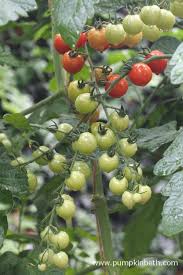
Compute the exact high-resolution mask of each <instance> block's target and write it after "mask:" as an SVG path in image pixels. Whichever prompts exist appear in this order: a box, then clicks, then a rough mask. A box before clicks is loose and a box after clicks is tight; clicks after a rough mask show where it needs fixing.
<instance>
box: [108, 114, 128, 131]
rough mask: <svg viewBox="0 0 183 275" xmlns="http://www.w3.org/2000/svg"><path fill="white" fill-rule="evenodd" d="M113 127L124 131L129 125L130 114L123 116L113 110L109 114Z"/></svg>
mask: <svg viewBox="0 0 183 275" xmlns="http://www.w3.org/2000/svg"><path fill="white" fill-rule="evenodd" d="M109 120H110V122H111V125H112V128H114V129H116V130H117V131H124V130H126V129H127V128H128V126H129V117H128V115H124V116H121V115H120V114H118V113H117V112H116V111H114V112H112V113H111V114H110V116H109Z"/></svg>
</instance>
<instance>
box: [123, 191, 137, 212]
mask: <svg viewBox="0 0 183 275" xmlns="http://www.w3.org/2000/svg"><path fill="white" fill-rule="evenodd" d="M121 200H122V203H123V204H124V205H125V206H126V207H127V208H128V209H132V208H133V207H134V200H133V194H132V193H131V192H129V191H125V192H124V193H123V195H122V198H121Z"/></svg>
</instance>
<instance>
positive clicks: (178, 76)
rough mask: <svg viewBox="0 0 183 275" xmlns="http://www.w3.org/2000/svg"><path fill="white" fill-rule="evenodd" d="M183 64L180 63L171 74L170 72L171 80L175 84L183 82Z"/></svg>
mask: <svg viewBox="0 0 183 275" xmlns="http://www.w3.org/2000/svg"><path fill="white" fill-rule="evenodd" d="M182 70H183V64H178V65H176V66H175V67H173V69H172V71H171V74H170V81H171V83H172V84H174V85H179V84H181V83H183V74H182Z"/></svg>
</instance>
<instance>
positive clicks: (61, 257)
mask: <svg viewBox="0 0 183 275" xmlns="http://www.w3.org/2000/svg"><path fill="white" fill-rule="evenodd" d="M68 262H69V258H68V256H67V254H66V253H65V252H64V251H60V252H59V253H57V254H54V255H53V264H54V265H55V266H57V267H58V268H60V269H64V268H66V267H67V265H68Z"/></svg>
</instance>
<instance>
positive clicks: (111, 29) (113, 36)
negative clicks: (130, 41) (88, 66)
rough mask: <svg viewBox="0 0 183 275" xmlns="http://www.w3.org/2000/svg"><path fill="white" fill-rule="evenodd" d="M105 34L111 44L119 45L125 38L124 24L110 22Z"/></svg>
mask: <svg viewBox="0 0 183 275" xmlns="http://www.w3.org/2000/svg"><path fill="white" fill-rule="evenodd" d="M105 36H106V39H107V41H108V43H109V44H112V45H118V44H120V43H122V42H123V41H124V40H125V36H126V33H125V31H124V29H123V25H122V24H117V25H114V24H108V25H107V27H106V32H105Z"/></svg>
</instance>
